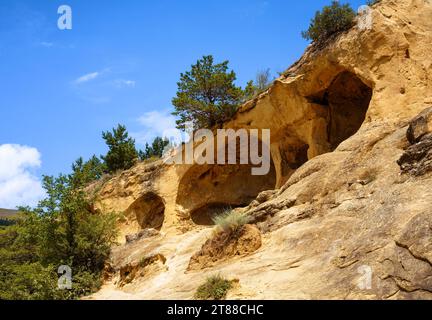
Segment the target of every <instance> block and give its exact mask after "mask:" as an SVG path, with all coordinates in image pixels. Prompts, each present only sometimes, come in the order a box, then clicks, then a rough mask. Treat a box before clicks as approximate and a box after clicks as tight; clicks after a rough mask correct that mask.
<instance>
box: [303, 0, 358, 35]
mask: <svg viewBox="0 0 432 320" xmlns="http://www.w3.org/2000/svg"><path fill="white" fill-rule="evenodd" d="M355 16H356V14H355V12H354V10H353V9H352V8H351V7H350V5H349V4H343V5H342V4H340V3H339V2H338V1H333V2H332V4H331V5H330V6H325V7H324V8H323V9H322V11H318V12H317V13H316V14H315V17H314V18H313V19H312V21H311V24H310V26H309V29H308V30H307V31H303V32H302V36H303V38H305V39H307V40H313V41H315V42H323V41H325V40H327V39H328V38H329V37H330V36H332V35H334V34H335V33H338V32H341V31H345V30H348V29H349V28H351V27H352V26H353V24H354V18H355Z"/></svg>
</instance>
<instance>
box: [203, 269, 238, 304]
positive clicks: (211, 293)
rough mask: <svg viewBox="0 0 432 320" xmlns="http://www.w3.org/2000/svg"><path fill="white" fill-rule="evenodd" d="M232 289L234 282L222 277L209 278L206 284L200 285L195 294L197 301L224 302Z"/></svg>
mask: <svg viewBox="0 0 432 320" xmlns="http://www.w3.org/2000/svg"><path fill="white" fill-rule="evenodd" d="M231 288H232V282H231V281H229V280H226V279H225V278H223V277H222V276H221V275H217V276H211V277H208V278H207V280H206V281H205V283H203V284H202V285H200V286H199V287H198V289H197V291H196V293H195V299H199V300H222V299H225V297H226V295H227V293H228V291H229V290H230V289H231Z"/></svg>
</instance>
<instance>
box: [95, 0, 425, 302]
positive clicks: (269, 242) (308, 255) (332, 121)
mask: <svg viewBox="0 0 432 320" xmlns="http://www.w3.org/2000/svg"><path fill="white" fill-rule="evenodd" d="M372 15H373V26H372V29H370V30H369V29H364V30H361V29H359V28H357V27H354V28H352V29H351V30H350V31H348V32H346V33H344V34H341V35H340V36H338V37H337V38H335V39H333V40H332V41H331V42H330V43H329V44H328V45H327V46H326V47H324V48H316V47H314V46H311V47H309V48H308V49H307V51H306V53H305V54H304V56H303V57H302V58H301V59H300V60H299V61H298V62H297V63H296V64H294V65H293V66H292V67H291V68H290V69H288V70H287V71H286V72H285V73H284V75H283V76H281V77H280V78H278V79H277V80H276V81H275V83H274V84H273V85H272V86H271V87H270V88H269V89H268V90H267V91H266V92H264V93H263V94H261V95H260V96H259V97H257V98H256V99H254V100H253V101H250V102H248V103H246V104H245V105H244V106H242V108H241V109H240V110H239V112H238V113H237V115H236V116H235V117H234V119H232V120H231V121H230V122H228V123H226V124H225V127H226V128H234V129H238V128H254V129H256V128H258V129H267V128H269V129H271V157H272V167H271V172H270V174H268V175H266V176H251V175H250V168H249V167H248V166H241V165H238V166H236V165H230V166H217V165H214V166H211V165H206V166H199V165H166V164H164V163H162V162H156V163H153V164H150V165H149V164H139V165H137V166H136V167H134V168H132V169H131V170H128V171H126V172H124V173H122V174H121V175H119V176H117V177H114V178H113V179H111V180H110V181H108V182H106V183H105V184H103V185H102V186H100V188H99V189H98V190H97V191H98V198H97V199H98V202H97V205H96V207H97V209H98V210H99V211H101V212H104V211H113V210H114V211H118V212H123V213H124V214H125V219H124V220H123V221H122V222H121V226H122V235H121V236H122V238H121V239H125V236H126V235H128V237H127V238H128V243H124V244H121V245H119V246H118V247H116V248H114V250H113V256H112V261H111V266H110V270H109V271H110V274H109V276H107V282H106V284H105V285H104V287H103V288H102V290H101V291H100V292H98V293H97V294H95V295H93V296H92V298H94V299H107V298H109V299H190V298H192V297H193V294H194V291H195V290H196V288H197V287H198V285H199V284H200V283H201V282H202V280H203V279H204V278H205V277H206V276H207V275H211V274H215V273H222V274H223V275H225V276H227V277H229V278H233V279H234V278H235V279H238V280H239V285H238V286H237V287H236V289H235V290H234V291H231V292H230V294H229V296H228V298H233V299H237V298H242V299H291V298H293V299H414V298H432V280H431V279H432V242H431V238H432V209H431V201H430V199H431V196H432V188H431V187H430V186H431V183H432V175H431V171H430V169H431V164H430V159H432V156H431V154H432V152H429V151H430V149H431V148H432V143H431V141H432V138H431V136H430V135H428V133H430V132H431V131H432V126H431V125H430V124H431V123H432V120H431V118H432V116H429V115H430V114H431V113H432V112H431V111H430V110H429V111H425V112H424V113H423V114H422V115H421V116H420V118H416V119H414V121H413V122H411V120H412V119H413V118H415V117H416V116H417V115H418V114H419V113H421V112H422V111H423V110H425V109H426V108H427V107H430V106H432V78H431V76H430V75H431V74H432V56H431V54H430V46H431V43H432V20H431V19H430V17H431V16H432V3H431V2H430V1H426V0H404V1H393V0H383V1H381V2H380V4H378V5H377V6H375V7H374V9H373V12H372ZM410 124H411V127H410V128H409V129H408V127H409V125H410ZM407 131H408V135H407ZM407 136H408V138H407ZM269 190H270V191H269ZM223 206H232V207H237V208H239V209H238V210H240V211H243V212H246V213H247V214H249V215H250V216H251V217H252V218H253V221H252V222H253V223H255V224H256V226H257V227H258V229H259V232H258V234H259V233H260V235H256V232H257V229H256V228H255V227H250V228H249V229H251V230H253V234H252V235H250V234H246V235H244V238H245V239H248V240H246V242H245V241H243V243H242V249H243V251H241V254H234V255H233V256H230V257H227V259H222V260H221V261H219V262H216V263H214V261H212V263H210V264H209V263H207V262H208V261H207V262H205V261H204V262H203V263H202V264H200V262H199V261H201V260H203V259H204V258H203V256H202V255H198V256H197V253H198V252H200V250H204V249H205V248H203V245H204V244H205V243H206V242H208V241H207V240H209V239H210V238H212V236H213V230H212V226H210V219H209V218H208V214H209V212H212V211H214V210H217V209H218V208H220V207H223ZM257 237H258V238H259V237H261V239H258V238H257ZM208 243H211V241H210V242H208ZM245 243H251V244H253V246H254V250H255V251H253V252H252V253H251V252H248V250H244V248H243V247H244V246H245ZM258 243H259V245H256V244H258ZM236 248H237V247H236ZM205 250H207V249H205ZM232 250H234V251H232ZM232 250H231V251H232V252H235V250H237V249H232ZM205 252H210V254H211V250H210V249H209V250H207V251H205ZM218 254H220V252H219V253H218ZM193 256H195V257H199V259H198V258H196V259H194V260H193V268H190V267H189V266H190V264H191V258H192V257H193ZM200 266H201V267H200ZM369 276H370V277H369ZM368 277H369V278H370V279H369V280H371V281H368ZM365 279H366V280H365Z"/></svg>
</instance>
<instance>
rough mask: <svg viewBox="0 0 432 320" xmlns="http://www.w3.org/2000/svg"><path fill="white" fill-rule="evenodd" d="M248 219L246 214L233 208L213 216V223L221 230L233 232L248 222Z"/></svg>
mask: <svg viewBox="0 0 432 320" xmlns="http://www.w3.org/2000/svg"><path fill="white" fill-rule="evenodd" d="M250 220H251V219H250V217H249V216H247V215H246V214H244V213H241V212H237V211H233V210H226V211H225V212H223V213H221V214H219V215H216V216H215V217H213V222H214V224H215V225H216V226H217V227H218V228H220V229H221V230H222V231H223V232H235V231H237V230H238V229H239V228H240V227H241V226H243V225H245V224H248V223H249V222H250Z"/></svg>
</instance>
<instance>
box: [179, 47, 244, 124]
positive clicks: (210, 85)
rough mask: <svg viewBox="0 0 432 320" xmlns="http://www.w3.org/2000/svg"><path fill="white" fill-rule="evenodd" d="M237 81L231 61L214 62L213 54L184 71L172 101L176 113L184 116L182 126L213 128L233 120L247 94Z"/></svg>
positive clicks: (180, 120) (181, 119)
mask: <svg viewBox="0 0 432 320" xmlns="http://www.w3.org/2000/svg"><path fill="white" fill-rule="evenodd" d="M235 80H236V74H235V73H234V71H228V61H224V62H222V63H219V64H214V60H213V56H204V57H203V58H202V59H200V60H198V61H197V63H196V64H195V65H193V66H192V69H191V70H190V71H187V72H186V73H182V74H181V75H180V81H179V82H178V84H177V85H178V91H177V96H176V97H175V98H174V99H173V100H172V103H173V105H174V107H175V112H173V115H175V116H179V117H180V119H179V120H178V121H177V127H178V129H182V130H184V129H185V125H186V124H187V123H188V122H193V123H194V125H195V126H196V127H198V128H212V127H214V126H215V125H220V124H221V123H223V122H224V121H226V120H228V119H230V118H231V117H232V116H233V115H234V114H235V112H236V111H237V108H238V106H239V105H240V103H241V102H242V99H243V95H244V93H243V90H242V89H241V88H239V87H236V85H235V83H234V82H235Z"/></svg>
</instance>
